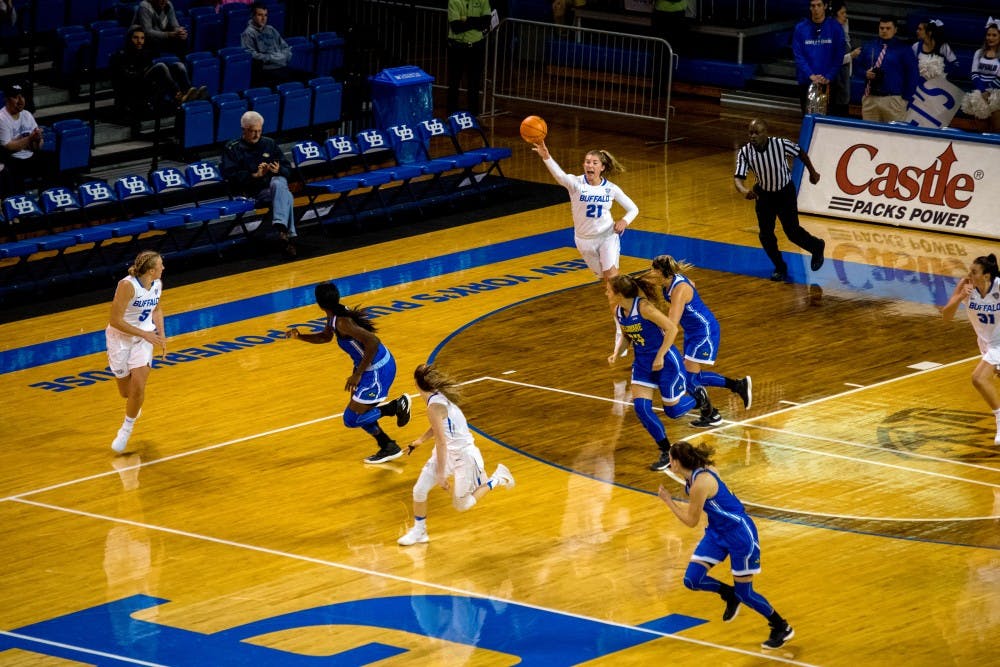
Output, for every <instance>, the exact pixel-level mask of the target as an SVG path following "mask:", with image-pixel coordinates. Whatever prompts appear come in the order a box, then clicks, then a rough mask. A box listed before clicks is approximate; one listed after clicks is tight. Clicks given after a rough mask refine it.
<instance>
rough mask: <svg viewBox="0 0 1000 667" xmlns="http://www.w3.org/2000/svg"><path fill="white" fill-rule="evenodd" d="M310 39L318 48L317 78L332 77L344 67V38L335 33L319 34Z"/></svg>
mask: <svg viewBox="0 0 1000 667" xmlns="http://www.w3.org/2000/svg"><path fill="white" fill-rule="evenodd" d="M310 39H311V40H312V43H313V44H314V45H315V46H316V64H315V66H314V68H313V71H314V72H315V73H316V76H330V75H331V74H332V73H334V72H335V71H337V70H339V69H340V68H342V67H343V66H344V38H343V37H341V36H340V35H338V34H337V33H335V32H317V33H315V34H313V35H312V36H311V37H310Z"/></svg>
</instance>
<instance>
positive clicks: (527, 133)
mask: <svg viewBox="0 0 1000 667" xmlns="http://www.w3.org/2000/svg"><path fill="white" fill-rule="evenodd" d="M548 132H549V128H548V126H547V125H546V124H545V121H544V120H542V119H541V118H539V117H538V116H528V117H527V118H525V119H524V120H522V121H521V138H522V139H524V140H525V141H527V142H528V143H529V144H540V143H542V142H543V141H545V135H546V134H548Z"/></svg>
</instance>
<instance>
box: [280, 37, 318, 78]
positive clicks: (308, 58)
mask: <svg viewBox="0 0 1000 667" xmlns="http://www.w3.org/2000/svg"><path fill="white" fill-rule="evenodd" d="M285 41H286V42H288V46H289V47H290V48H291V49H292V58H291V60H289V61H288V68H289V69H293V70H295V71H297V72H305V73H307V74H308V75H310V76H311V75H312V73H313V71H314V70H315V68H316V48H315V46H313V43H312V42H311V41H309V38H308V37H301V36H298V37H287V38H285Z"/></svg>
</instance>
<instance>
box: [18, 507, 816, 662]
mask: <svg viewBox="0 0 1000 667" xmlns="http://www.w3.org/2000/svg"><path fill="white" fill-rule="evenodd" d="M11 500H12V501H13V502H17V503H22V504H25V505H32V506H34V507H39V508H42V509H47V510H51V511H54V512H65V513H68V514H75V515H77V516H82V517H87V518H90V519H96V520H98V521H109V522H111V523H117V524H123V525H126V526H134V527H136V528H144V529H146V530H151V531H156V532H161V533H167V534H170V535H176V536H178V537H185V538H188V539H193V540H200V541H203V542H211V543H213V544H219V545H222V546H226V547H233V548H236V549H244V550H247V551H253V552H256V553H261V554H266V555H269V556H277V557H279V558H288V559H291V560H297V561H301V562H304V563H311V564H313V565H321V566H325V567H331V568H335V569H340V570H345V571H347V572H352V573H354V574H363V575H366V576H370V577H381V578H383V579H390V580H392V581H397V582H400V583H404V584H410V585H411V586H412V585H416V586H425V587H427V588H432V589H436V590H440V591H444V592H446V593H450V594H453V595H462V596H465V597H471V598H479V599H484V600H491V601H494V602H506V603H510V604H516V605H520V606H522V607H527V608H529V609H535V610H538V611H544V612H546V613H550V614H556V615H559V616H566V617H569V618H576V619H579V620H584V621H588V622H590V623H598V624H600V625H607V626H613V627H617V628H623V629H626V630H634V631H637V632H642V633H645V634H649V635H653V636H655V637H666V638H668V639H674V640H677V641H682V642H686V643H689V644H696V645H698V646H705V647H708V648H714V649H718V650H720V651H729V652H731V653H739V654H742V655H748V656H752V657H754V658H758V659H761V658H762V659H767V660H773V661H775V662H783V663H786V664H789V665H801V666H802V667H818V666H816V665H812V664H810V663H806V662H799V661H797V660H791V659H788V658H782V657H780V656H777V655H769V654H766V653H761V652H755V651H748V650H746V649H741V648H736V647H734V646H726V645H724V644H715V643H712V642H707V641H703V640H700V639H694V638H691V637H684V636H681V635H677V634H671V633H667V632H660V631H658V630H653V629H650V628H643V627H640V626H637V625H629V624H627V623H617V622H615V621H609V620H606V619H601V618H594V617H591V616H586V615H583V614H576V613H573V612H569V611H563V610H561V609H553V608H551V607H544V606H541V605H536V604H531V603H527V602H519V601H517V600H511V599H507V598H500V597H496V596H493V595H488V594H482V593H476V592H474V591H467V590H465V589H461V588H456V587H454V586H447V585H444V584H436V583H431V582H428V581H421V580H419V579H412V578H410V577H403V576H400V575H397V574H389V573H386V572H379V571H377V570H370V569H368V568H363V567H357V566H354V565H348V564H346V563H338V562H336V561H330V560H324V559H322V558H314V557H312V556H304V555H302V554H296V553H291V552H288V551H280V550H278V549H271V548H268V547H261V546H257V545H254V544H246V543H244V542H234V541H232V540H226V539H223V538H220V537H212V536H211V535H202V534H200V533H192V532H190V531H186V530H179V529H176V528H168V527H166V526H157V525H155V524H148V523H142V522H140V521H132V520H130V519H122V518H119V517H113V516H107V515H103V514H95V513H93V512H85V511H83V510H77V509H72V508H69V507H60V506H58V505H51V504H49V503H42V502H38V501H35V500H26V499H23V498H12V499H11ZM143 664H148V663H143Z"/></svg>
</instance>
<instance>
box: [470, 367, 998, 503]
mask: <svg viewBox="0 0 1000 667" xmlns="http://www.w3.org/2000/svg"><path fill="white" fill-rule="evenodd" d="M978 358H979V357H970V358H969V359H963V360H962V361H957V362H953V363H952V364H947V365H942V366H939V367H937V368H932V369H927V370H922V371H917V372H915V373H910V374H907V375H904V376H901V377H898V378H894V379H892V380H885V381H883V382H879V383H876V384H873V385H868V386H866V387H862V388H859V389H850V390H848V391H844V392H841V393H839V394H832V395H830V396H826V397H823V398H818V399H814V400H812V401H809V402H807V403H797V404H795V406H794V407H791V408H783V409H780V410H776V411H774V412H769V413H766V414H762V415H758V416H756V417H749V418H747V419H744V420H739V421H729V420H725V426H724V427H715V428H711V429H706V430H704V431H702V434H709V433H711V434H713V435H719V430H720V428H731V427H733V426H747V427H749V428H761V429H769V430H774V431H777V432H778V433H784V432H785V431H782V430H781V429H774V428H773V427H766V426H757V425H756V424H754V423H753V422H755V421H757V420H759V419H767V418H770V417H773V416H775V415H780V414H784V413H786V412H789V411H791V410H797V409H799V408H803V407H810V406H813V405H816V404H818V403H821V402H824V401H828V400H831V399H835V398H842V397H844V396H849V395H851V394H855V393H857V392H859V391H864V390H865V389H872V388H876V387H878V386H880V385H882V384H887V383H889V382H895V381H897V380H903V379H907V378H910V377H913V376H916V375H923V374H924V373H929V372H932V371H935V370H938V369H939V368H946V367H948V366H951V365H954V364H960V363H966V362H968V361H971V360H973V359H978ZM486 379H489V380H493V381H494V382H503V383H506V384H513V385H518V386H521V387H528V388H530V389H540V390H542V391H550V392H554V393H557V394H566V395H569V396H577V397H579V398H589V399H593V400H597V401H605V402H608V403H621V404H624V405H631V403H629V402H628V401H616V400H615V399H613V398H606V397H604V396H595V395H593V394H584V393H581V392H577V391H569V390H567V389H559V388H556V387H546V386H543V385H538V384H530V383H528V382H519V381H517V380H509V379H507V378H498V377H487V378H486ZM789 433H794V434H795V435H797V436H798V437H805V438H812V439H818V440H828V441H831V439H827V438H823V437H822V436H813V435H808V434H801V433H795V432H793V431H789ZM832 441H833V442H839V443H840V444H844V445H850V446H854V447H859V448H868V449H873V450H875V451H885V450H884V449H879V448H877V447H873V446H872V445H866V444H864V443H859V442H851V441H844V440H839V441H838V440H832ZM898 453H899V454H902V455H905V456H913V457H916V458H922V459H930V460H933V461H938V462H941V463H950V464H952V465H956V466H960V467H967V468H980V469H983V470H987V471H991V472H997V470H996V469H995V468H991V467H989V466H981V465H978V464H973V463H966V462H965V461H955V460H952V459H945V458H938V457H933V456H929V455H927V454H918V453H916V452H898ZM853 460H855V461H858V462H869V460H868V459H862V458H857V459H853ZM872 463H874V462H872ZM885 465H887V464H885ZM901 468H902V469H903V470H907V471H911V472H916V473H922V474H928V475H935V476H941V475H942V473H932V472H929V471H923V470H919V469H917V468H907V467H905V466H902V467H901ZM953 479H958V480H961V481H965V482H971V483H973V484H986V485H988V486H996V485H994V484H989V483H988V482H977V481H976V480H971V479H967V478H964V477H955V478H953Z"/></svg>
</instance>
